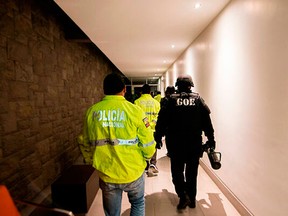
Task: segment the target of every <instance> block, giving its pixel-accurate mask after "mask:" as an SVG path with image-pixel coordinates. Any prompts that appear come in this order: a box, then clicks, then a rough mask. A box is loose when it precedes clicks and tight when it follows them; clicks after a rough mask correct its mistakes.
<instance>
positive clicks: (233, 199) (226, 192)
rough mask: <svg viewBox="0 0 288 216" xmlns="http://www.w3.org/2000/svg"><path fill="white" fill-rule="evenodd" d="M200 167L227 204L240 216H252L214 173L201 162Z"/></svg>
mask: <svg viewBox="0 0 288 216" xmlns="http://www.w3.org/2000/svg"><path fill="white" fill-rule="evenodd" d="M200 166H201V167H202V168H203V169H204V171H205V172H206V173H207V174H208V175H209V177H210V178H211V179H212V181H213V182H214V183H215V184H216V185H217V187H218V188H219V189H220V190H221V192H222V193H223V194H224V195H225V197H226V198H227V199H228V200H229V202H230V203H231V204H232V205H233V206H234V208H235V209H236V210H237V211H238V212H239V213H240V215H241V216H253V214H252V213H251V212H250V211H249V209H248V208H247V207H246V206H245V205H244V204H243V203H242V202H241V201H240V200H239V199H238V198H237V197H236V196H235V195H234V194H233V192H232V191H231V190H230V189H229V188H228V187H227V186H226V185H225V184H224V182H223V181H222V180H221V179H220V178H219V177H218V176H217V175H216V174H215V172H214V171H213V170H212V169H211V168H210V166H208V165H207V164H206V163H205V162H204V161H203V160H200Z"/></svg>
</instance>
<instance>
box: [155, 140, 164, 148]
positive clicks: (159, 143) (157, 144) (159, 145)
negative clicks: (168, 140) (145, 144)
mask: <svg viewBox="0 0 288 216" xmlns="http://www.w3.org/2000/svg"><path fill="white" fill-rule="evenodd" d="M162 146H163V143H162V141H158V142H156V148H157V149H161V148H162Z"/></svg>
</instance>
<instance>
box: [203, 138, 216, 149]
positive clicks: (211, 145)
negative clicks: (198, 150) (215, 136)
mask: <svg viewBox="0 0 288 216" xmlns="http://www.w3.org/2000/svg"><path fill="white" fill-rule="evenodd" d="M205 145H207V147H208V148H211V149H215V147H216V142H215V140H208V141H207V142H206V143H205Z"/></svg>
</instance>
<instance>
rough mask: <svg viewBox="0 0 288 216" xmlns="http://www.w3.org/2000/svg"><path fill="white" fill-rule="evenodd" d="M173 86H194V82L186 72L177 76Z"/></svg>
mask: <svg viewBox="0 0 288 216" xmlns="http://www.w3.org/2000/svg"><path fill="white" fill-rule="evenodd" d="M175 86H178V87H179V86H191V87H194V83H193V81H192V77H191V76H190V75H188V74H185V75H181V76H179V77H178V78H177V81H176V83H175Z"/></svg>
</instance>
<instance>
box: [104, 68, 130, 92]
mask: <svg viewBox="0 0 288 216" xmlns="http://www.w3.org/2000/svg"><path fill="white" fill-rule="evenodd" d="M124 88H125V83H124V81H123V79H122V77H121V76H120V75H118V74H116V73H111V74H108V75H107V76H106V77H105V79H104V81H103V89H104V94H105V95H115V94H117V93H120V92H121V91H122V90H123V89H124Z"/></svg>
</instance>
